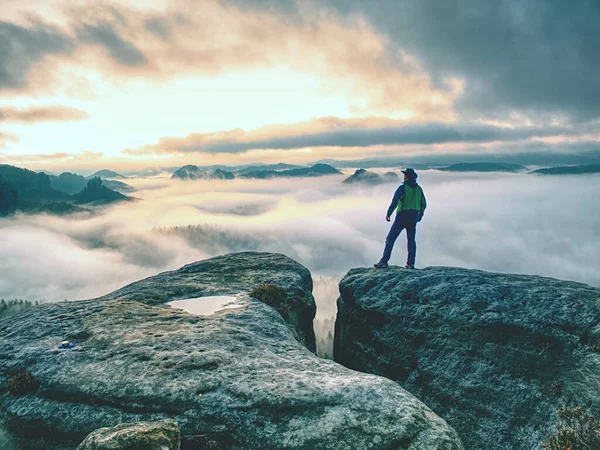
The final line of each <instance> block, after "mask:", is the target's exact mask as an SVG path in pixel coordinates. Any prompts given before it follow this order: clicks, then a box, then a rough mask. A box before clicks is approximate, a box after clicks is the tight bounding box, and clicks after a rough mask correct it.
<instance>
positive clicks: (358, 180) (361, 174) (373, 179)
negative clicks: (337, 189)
mask: <svg viewBox="0 0 600 450" xmlns="http://www.w3.org/2000/svg"><path fill="white" fill-rule="evenodd" d="M344 183H345V184H381V183H385V180H384V178H383V177H382V176H381V175H379V174H377V173H375V172H370V171H368V170H365V169H357V170H356V171H355V172H354V173H353V174H352V175H350V176H349V177H348V178H346V179H345V180H344Z"/></svg>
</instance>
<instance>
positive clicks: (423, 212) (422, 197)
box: [419, 188, 427, 222]
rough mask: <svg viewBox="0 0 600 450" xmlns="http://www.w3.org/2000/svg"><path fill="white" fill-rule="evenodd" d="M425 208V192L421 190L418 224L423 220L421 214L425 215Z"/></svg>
mask: <svg viewBox="0 0 600 450" xmlns="http://www.w3.org/2000/svg"><path fill="white" fill-rule="evenodd" d="M425 208H427V199H425V192H423V189H422V188H421V207H420V208H419V222H420V221H421V219H422V218H423V214H425Z"/></svg>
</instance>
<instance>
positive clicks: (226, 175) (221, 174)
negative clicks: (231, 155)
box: [212, 169, 235, 180]
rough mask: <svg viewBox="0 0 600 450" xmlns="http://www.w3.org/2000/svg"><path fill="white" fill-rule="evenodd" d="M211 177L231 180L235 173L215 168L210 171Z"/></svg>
mask: <svg viewBox="0 0 600 450" xmlns="http://www.w3.org/2000/svg"><path fill="white" fill-rule="evenodd" d="M212 178H216V179H218V180H233V179H234V178H235V175H234V174H233V173H232V172H229V171H227V170H222V169H217V170H215V171H214V172H213V173H212Z"/></svg>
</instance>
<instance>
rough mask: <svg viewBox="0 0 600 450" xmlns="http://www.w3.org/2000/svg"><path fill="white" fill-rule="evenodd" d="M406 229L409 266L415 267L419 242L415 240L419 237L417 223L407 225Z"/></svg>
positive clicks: (407, 262) (407, 261) (407, 263)
mask: <svg viewBox="0 0 600 450" xmlns="http://www.w3.org/2000/svg"><path fill="white" fill-rule="evenodd" d="M405 227H406V240H407V241H408V242H407V244H408V245H407V248H408V258H407V259H406V265H407V266H411V267H412V266H414V265H415V258H416V257H417V241H416V239H415V237H416V235H417V224H416V223H407V224H406V225H405Z"/></svg>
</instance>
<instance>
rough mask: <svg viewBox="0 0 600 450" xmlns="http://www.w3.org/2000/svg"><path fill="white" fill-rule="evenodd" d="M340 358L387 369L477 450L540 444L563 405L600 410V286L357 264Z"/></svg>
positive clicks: (372, 369)
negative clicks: (586, 405)
mask: <svg viewBox="0 0 600 450" xmlns="http://www.w3.org/2000/svg"><path fill="white" fill-rule="evenodd" d="M340 293H341V297H340V299H339V300H338V317H337V321H336V333H335V343H334V359H335V360H336V361H338V362H340V363H341V364H343V365H345V366H347V367H349V368H352V369H355V370H360V371H364V372H368V373H374V374H379V375H383V376H386V377H388V378H390V379H392V380H395V381H397V382H398V383H399V384H400V385H401V386H402V387H404V388H405V389H407V390H408V391H409V392H411V393H412V394H414V395H416V396H417V397H418V398H419V399H420V400H421V401H423V402H424V403H425V404H427V405H428V406H429V407H431V408H432V409H433V411H435V412H436V413H437V414H439V415H440V416H442V417H443V418H444V419H445V420H447V421H448V423H449V424H450V425H452V426H453V427H454V428H455V429H456V430H457V431H458V433H459V434H460V435H461V437H462V438H463V440H464V441H465V445H466V447H467V448H470V449H489V448H515V449H533V448H541V446H540V443H541V442H542V441H543V440H544V439H545V438H546V437H547V436H548V435H550V434H551V433H552V432H553V429H554V422H555V411H556V410H557V409H558V408H559V407H561V406H563V405H565V404H566V403H573V404H575V405H583V404H586V403H588V402H592V404H593V408H594V411H595V413H596V415H598V413H600V409H599V405H600V402H599V400H600V398H599V397H600V396H599V394H598V388H597V387H598V386H599V385H600V354H599V353H598V350H597V349H598V348H599V344H600V302H599V299H600V289H597V288H593V287H590V286H587V285H584V284H580V283H574V282H568V281H559V280H555V279H551V278H543V277H539V276H527V275H510V274H498V273H488V272H483V271H479V270H468V269H460V268H450V267H429V268H426V269H423V270H406V269H401V268H398V267H390V268H389V269H388V270H379V271H378V270H374V269H354V270H351V271H350V272H349V273H348V274H347V275H346V277H345V278H344V279H343V280H342V281H341V283H340Z"/></svg>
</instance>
